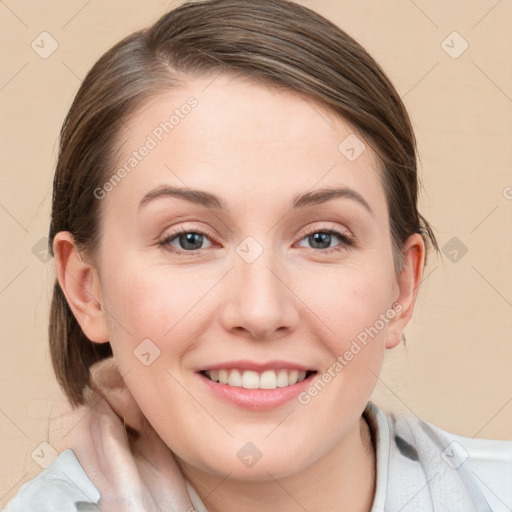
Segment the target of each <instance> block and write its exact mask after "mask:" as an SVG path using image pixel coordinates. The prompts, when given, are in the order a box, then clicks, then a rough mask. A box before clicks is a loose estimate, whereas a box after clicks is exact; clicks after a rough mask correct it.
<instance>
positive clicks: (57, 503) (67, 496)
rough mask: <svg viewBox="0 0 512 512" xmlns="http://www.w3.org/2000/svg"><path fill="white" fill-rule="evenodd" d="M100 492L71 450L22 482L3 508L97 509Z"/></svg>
mask: <svg viewBox="0 0 512 512" xmlns="http://www.w3.org/2000/svg"><path fill="white" fill-rule="evenodd" d="M99 500H100V494H99V492H98V490H97V489H96V487H95V486H94V484H93V483H92V482H91V481H90V480H89V478H88V476H87V475H86V473H85V471H84V470H83V468H82V466H81V465H80V463H79V462H78V459H77V458H76V456H75V454H74V452H73V451H72V450H69V449H68V450H65V451H63V452H62V453H61V454H60V455H59V456H58V457H57V458H56V459H55V460H54V461H53V462H52V464H51V465H50V466H48V467H47V468H46V469H45V470H43V471H42V472H41V473H39V474H38V475H37V476H36V477H35V478H33V479H32V480H29V481H28V482H26V483H25V484H23V485H22V486H21V487H20V489H19V491H18V493H17V494H16V496H15V497H14V498H13V499H12V500H11V501H10V502H9V503H8V504H7V506H6V507H5V508H4V509H3V512H85V511H87V510H97V508H96V507H94V505H96V504H98V502H99Z"/></svg>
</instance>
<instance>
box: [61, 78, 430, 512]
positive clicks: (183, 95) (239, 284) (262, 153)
mask: <svg viewBox="0 0 512 512" xmlns="http://www.w3.org/2000/svg"><path fill="white" fill-rule="evenodd" d="M208 84H209V85H208ZM190 96H194V97H195V98H196V99H197V100H198V105H197V107H195V108H194V109H193V110H192V111H191V113H190V114H189V115H187V116H186V117H185V118H184V119H182V120H180V123H179V125H177V126H176V127H175V128H174V130H173V131H172V133H171V134H170V135H168V136H166V137H165V138H164V139H163V140H162V142H160V143H159V144H158V146H157V147H156V148H155V149H153V150H152V151H151V152H150V153H149V155H148V156H147V157H145V158H144V159H143V160H142V161H141V162H140V163H139V164H138V165H137V167H136V168H134V169H133V170H132V171H131V173H130V174H129V175H128V176H127V177H126V178H125V179H123V180H122V182H121V183H119V184H118V185H117V186H116V187H115V188H114V189H113V190H112V191H110V192H109V193H108V194H107V195H106V197H105V198H104V199H103V200H102V205H101V207H102V213H103V217H102V235H101V243H100V247H99V251H98V252H97V254H95V255H92V256H91V257H87V256H86V255H79V254H78V252H77V250H76V248H75V245H74V242H73V238H72V236H71V234H70V233H66V232H61V233H58V234H57V236H56V237H55V242H54V247H55V253H56V263H57V270H58V278H59V282H60V284H61V286H62V288H63V290H64V292H65V294H66V297H67V299H68V302H69V303H70V305H71V308H72V310H73V313H74V314H75V316H76V317H77V319H78V321H79V323H80V325H81V327H82V329H83V330H84V332H85V333H86V335H87V336H88V337H89V339H91V340H92V341H94V342H97V343H102V342H105V341H107V340H110V342H111V344H112V347H113V351H114V355H115V358H116V361H117V363H118V365H119V369H120V372H121V374H122V375H123V376H125V382H126V384H127V386H128V388H129V389H130V391H131V393H132V394H133V396H134V398H135V400H136V401H137V402H138V404H139V406H140V408H141V409H142V412H143V413H144V415H145V416H146V418H147V419H148V420H149V422H150V423H151V424H152V426H153V427H154V429H155V430H156V431H157V432H158V434H159V435H160V436H161V438H162V439H163V441H164V442H165V444H166V445H167V446H168V447H169V448H170V449H171V450H172V451H173V452H174V454H175V456H176V458H177V460H178V463H179V465H180V466H181V468H182V470H183V472H184V474H185V475H186V476H187V478H189V480H190V481H191V482H192V484H193V485H194V486H195V488H196V489H197V490H198V493H199V495H200V496H207V498H206V501H205V503H206V506H207V507H208V510H209V511H220V510H222V511H223V512H229V511H232V510H233V511H235V510H246V511H252V510H270V509H272V510H276V511H279V510H283V511H285V510H286V511H290V510H302V509H307V510H310V511H316V510H335V509H336V510H353V511H368V510H370V508H371V503H372V500H373V495H374V485H375V460H374V451H373V448H372V443H371V438H370V435H369V431H368V427H367V425H366V422H365V421H364V419H363V418H362V417H361V414H362V412H363V410H364V408H365V406H366V404H367V402H368V400H369V397H370V395H371V392H372V390H373V388H374V386H375V383H376V379H377V375H378V374H379V371H380V368H381V363H382V359H383V356H384V352H385V349H386V348H388V349H389V348H392V347H394V346H396V345H397V344H398V343H399V340H400V335H401V332H402V330H403V328H404V327H405V326H406V324H407V322H408V321H409V318H410V316H411V313H412V310H413V306H414V302H415V299H416V293H417V289H418V285H419V282H420V280H421V274H422V268H423V260H424V245H423V241H422V239H421V237H420V236H419V235H416V234H415V235H412V236H411V237H410V238H409V239H408V240H407V242H406V243H405V245H404V247H403V268H402V270H401V271H400V272H399V273H397V272H396V271H395V269H394V262H393V256H392V245H391V239H390V231H389V215H388V208H387V204H386V197H385V193H384V189H383V187H382V184H381V181H380V172H381V171H380V169H379V167H378V164H377V162H376V159H375V157H374V155H373V153H372V151H371V150H370V148H369V146H368V144H367V145H366V150H365V151H364V152H363V153H362V154H361V155H360V156H359V157H358V158H357V159H356V160H355V161H353V162H352V161H349V160H348V159H347V158H346V157H345V156H344V155H343V154H342V153H341V152H340V151H339V150H338V145H339V144H340V142H341V141H342V140H343V139H345V137H347V136H348V135H349V134H353V133H356V134H357V132H356V131H355V130H354V129H353V128H352V127H351V126H350V125H349V124H347V123H346V122H345V121H344V120H343V119H342V118H340V117H339V116H337V115H335V114H333V113H331V112H329V111H327V110H326V109H324V108H323V107H321V106H320V105H317V104H314V103H313V101H312V100H311V99H308V98H304V97H302V96H299V95H297V94H295V93H293V92H290V91H282V90H277V89H275V88H269V87H266V86H263V85H261V84H256V83H251V82H249V81H248V80H242V79H241V78H235V77H230V76H227V75H221V76H219V77H217V78H216V79H215V80H213V81H212V78H211V77H205V78H194V79H192V78H190V79H189V80H188V82H187V83H186V84H185V85H184V86H182V87H181V88H179V89H174V90H172V91H166V92H165V93H162V94H159V95H158V96H155V97H154V98H152V99H151V100H150V101H149V102H148V103H146V104H145V105H144V109H141V110H139V111H138V112H137V113H135V114H134V116H133V117H132V118H131V119H130V120H128V121H127V123H126V126H127V128H126V130H125V133H124V134H123V139H122V140H123V141H124V143H123V147H122V151H121V152H120V153H119V154H118V157H117V160H118V164H119V165H122V164H123V163H124V162H125V161H126V160H127V158H128V157H129V156H130V154H131V153H132V151H133V150H135V149H137V148H139V147H140V146H141V145H142V144H143V143H144V141H145V140H146V138H147V136H148V134H151V133H152V130H154V128H155V127H156V126H158V125H159V123H161V122H162V121H163V120H164V119H166V118H168V117H169V112H172V111H173V110H174V109H175V108H178V107H179V106H180V105H182V104H183V103H185V102H186V100H187V98H189V97H190ZM358 137H359V138H360V139H361V140H363V138H362V136H361V135H358ZM160 185H169V186H179V187H190V188H193V189H200V190H204V191H208V192H210V193H213V194H215V195H217V196H219V197H220V198H221V199H222V201H223V202H224V203H225V204H226V205H227V207H228V209H227V210H226V211H224V212H221V211H217V210H215V209H211V208H206V207H205V206H200V205H195V204H192V203H189V202H187V201H185V200H183V199H178V198H173V197H160V198H158V199H155V200H152V201H149V202H147V203H146V204H145V205H144V206H142V207H139V204H140V202H141V200H142V198H143V197H144V196H145V194H147V193H148V192H149V191H151V190H153V189H154V188H155V187H157V186H160ZM330 187H350V188H351V189H352V190H354V191H356V192H357V193H359V194H360V195H361V196H362V197H363V198H364V200H365V201H366V202H367V203H368V205H369V207H370V208H371V210H372V213H370V212H369V211H368V210H367V209H366V208H365V207H364V206H362V205H361V204H360V203H359V202H357V201H356V200H354V199H351V198H349V197H338V198H336V199H332V200H330V201H328V202H325V203H322V204H315V205H309V206H306V207H304V208H299V209H296V210H290V205H291V202H292V200H293V198H294V197H295V196H296V195H297V194H300V193H304V192H307V191H311V190H318V189H322V188H330ZM175 228H184V229H186V231H187V232H197V231H200V232H204V233H205V235H204V237H203V244H202V246H201V245H200V242H199V244H198V245H199V246H200V247H201V248H200V249H198V250H195V251H193V252H191V251H190V249H189V250H188V251H189V252H188V253H187V252H186V251H187V249H186V246H185V247H184V245H183V242H184V241H183V239H182V243H181V245H180V240H179V238H176V237H175V238H174V239H173V240H172V241H171V242H169V243H167V245H166V246H162V245H160V244H159V242H160V241H162V240H163V239H165V238H166V236H168V235H169V234H171V231H172V230H173V229H175ZM325 229H336V230H338V231H340V232H341V233H344V234H346V235H348V236H350V237H351V238H353V239H354V240H355V244H356V245H355V246H347V245H346V244H344V243H343V242H342V240H340V239H338V238H337V237H336V236H333V237H332V238H331V241H330V244H329V241H327V242H326V243H325V244H324V245H321V244H318V242H317V244H316V245H315V241H314V240H312V237H308V236H307V235H308V234H312V233H318V232H320V233H321V232H324V231H325ZM310 230H311V231H310ZM247 236H251V237H252V238H254V239H255V240H256V241H257V242H258V243H259V244H260V246H261V247H262V248H263V252H262V254H261V255H260V256H259V257H258V258H257V259H256V260H255V261H254V262H252V263H247V262H246V261H244V260H243V259H242V258H241V257H240V256H239V254H238V253H237V252H236V248H237V246H238V245H239V244H240V243H241V242H242V241H243V240H244V239H245V238H246V237H247ZM172 250H175V251H177V252H178V253H173V252H171V251H172ZM327 251H331V252H327ZM395 302H399V303H400V305H401V310H400V312H398V313H396V315H395V316H394V318H393V319H392V320H390V321H389V322H388V323H387V324H386V326H385V328H383V329H381V330H380V331H379V333H378V335H377V336H375V337H374V338H373V339H371V342H369V343H368V345H367V346H366V347H365V348H364V349H363V350H361V351H360V352H359V353H358V354H357V356H355V357H354V358H353V359H352V360H351V361H350V362H349V363H348V364H347V365H346V366H344V368H343V370H342V371H340V372H338V373H337V374H336V377H335V378H333V379H332V380H331V382H329V384H328V385H327V386H325V388H324V389H323V390H322V391H321V392H320V393H319V394H318V395H317V396H316V397H314V399H312V400H311V401H310V403H308V404H307V405H303V404H300V403H299V402H298V400H296V399H293V400H291V401H289V402H287V403H285V404H284V405H282V406H280V407H278V408H275V409H273V410H270V411H249V410H247V409H242V408H240V407H238V406H236V405H233V404H229V403H226V402H224V401H222V400H220V399H219V398H217V397H216V396H213V395H212V394H211V393H210V392H208V391H207V390H206V388H205V386H204V385H203V383H202V382H201V379H200V378H199V377H198V375H197V373H196V372H197V370H198V369H199V368H201V367H204V366H206V365H211V364H215V363H220V362H225V361H230V360H240V359H245V360H256V361H259V362H264V361H268V360H275V359H282V360H286V361H292V362H296V363H299V364H303V365H306V366H307V367H308V368H312V369H316V370H317V371H318V373H319V374H321V373H322V372H324V371H326V370H327V369H328V368H329V367H331V366H332V364H333V363H334V362H335V361H336V358H337V357H338V356H339V355H342V354H344V353H345V351H346V350H348V348H349V347H350V344H351V342H352V341H353V340H354V339H355V338H356V337H357V335H358V334H359V333H361V332H362V331H364V329H365V328H367V327H369V326H372V325H374V324H375V322H376V320H377V319H378V318H379V315H380V314H382V313H385V312H386V311H389V309H390V307H391V305H392V304H393V303H395ZM144 339H150V340H151V341H152V343H154V344H155V345H156V346H158V348H159V350H160V356H159V357H158V358H157V359H155V360H154V362H153V363H152V364H151V365H149V366H145V365H143V364H141V362H140V361H139V360H138V359H137V358H136V357H135V356H134V350H135V349H136V348H137V346H138V345H139V344H140V343H141V341H142V340H144ZM247 442H251V443H253V444H254V445H255V446H256V447H257V448H258V450H259V451H260V452H261V454H262V458H261V459H260V460H259V461H258V462H257V464H255V465H254V466H253V467H250V468H248V467H246V466H245V465H244V464H242V463H241V461H240V460H239V458H238V457H237V452H238V451H239V450H240V449H241V448H242V446H244V445H245V444H246V443H247ZM301 507H302V508H301Z"/></svg>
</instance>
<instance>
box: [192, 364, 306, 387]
mask: <svg viewBox="0 0 512 512" xmlns="http://www.w3.org/2000/svg"><path fill="white" fill-rule="evenodd" d="M200 373H201V374H202V375H203V376H204V377H206V378H207V379H209V380H211V381H212V382H216V383H219V384H225V385H227V386H232V387H236V388H244V389H277V388H286V387H289V386H293V385H295V384H297V383H298V382H302V381H304V380H306V379H308V378H309V377H311V376H312V375H314V374H315V373H316V371H315V370H295V369H286V368H282V369H277V370H273V369H270V370H265V371H263V372H258V371H254V370H243V369H241V368H240V369H239V368H232V369H231V368H230V369H228V368H225V369H220V370H202V371H201V372H200Z"/></svg>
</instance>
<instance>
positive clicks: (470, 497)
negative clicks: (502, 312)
mask: <svg viewBox="0 0 512 512" xmlns="http://www.w3.org/2000/svg"><path fill="white" fill-rule="evenodd" d="M363 415H364V417H365V419H366V421H367V423H368V425H369V427H370V431H371V433H372V439H373V442H374V445H375V448H376V464H377V479H376V490H375V497H374V502H373V505H372V508H371V512H398V511H400V512H413V511H414V512H418V511H420V512H439V511H447V512H448V511H449V512H473V511H475V512H476V511H478V512H489V511H491V512H510V511H511V510H512V441H496V440H489V439H473V438H470V437H463V436H458V435H455V434H452V433H449V432H446V431H444V430H441V429H439V428H437V427H435V426H433V425H431V424H430V423H428V422H426V421H423V420H421V419H419V418H415V417H409V416H397V415H395V414H393V413H385V412H384V411H382V410H381V409H379V408H378V407H377V406H376V405H375V404H373V403H372V402H368V404H367V406H366V408H365V410H364V413H363ZM187 489H188V491H189V494H190V498H191V501H192V503H193V505H194V507H195V508H196V510H197V512H207V509H206V508H205V506H204V505H203V503H202V502H201V500H200V498H199V496H198V495H197V493H196V492H195V490H194V488H193V487H192V486H191V485H190V484H189V483H188V482H187ZM99 500H100V494H99V492H98V490H97V489H96V487H95V486H94V484H93V483H92V482H91V481H90V479H89V478H88V476H87V475H86V474H85V472H84V470H83V469H82V466H81V465H80V463H79V462H78V459H77V458H76V456H75V454H74V452H73V451H72V450H65V451H63V452H62V453H61V454H60V455H59V456H58V457H57V458H56V459H55V461H54V462H53V463H52V464H51V465H50V466H49V467H48V468H47V469H45V470H44V471H42V472H41V473H40V474H39V475H37V476H36V477H35V478H33V479H32V480H30V481H28V482H27V483H25V484H24V485H23V486H22V487H21V488H20V490H19V492H18V494H17V495H16V496H15V497H14V499H13V500H11V501H10V502H9V503H8V504H7V507H6V508H5V509H4V511H3V512H91V511H98V510H99V509H98V508H97V507H96V506H95V505H97V504H98V502H99ZM333 512H334V511H333Z"/></svg>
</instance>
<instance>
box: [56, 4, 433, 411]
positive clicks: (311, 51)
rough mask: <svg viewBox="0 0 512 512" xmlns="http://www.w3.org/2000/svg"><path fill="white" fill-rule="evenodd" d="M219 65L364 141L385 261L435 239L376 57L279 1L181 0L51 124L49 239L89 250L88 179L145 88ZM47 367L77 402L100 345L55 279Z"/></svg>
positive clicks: (90, 78)
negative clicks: (55, 144) (384, 231)
mask: <svg viewBox="0 0 512 512" xmlns="http://www.w3.org/2000/svg"><path fill="white" fill-rule="evenodd" d="M220 72H226V73H230V74H233V75H237V76H241V77H245V78H248V79H252V80H255V81H257V82H259V83H262V84H263V85H267V86H270V87H280V88H284V89H285V90H288V91H292V92H297V93H299V94H301V95H303V96H305V97H306V98H309V99H311V100H314V101H316V102H318V103H319V104H321V105H323V106H324V107H326V108H327V109H328V110H330V111H332V112H334V113H335V114H337V115H339V116H341V117H342V118H343V119H344V120H346V121H347V122H348V123H349V124H350V125H351V126H353V127H354V129H355V130H357V132H358V134H360V135H361V136H362V137H363V138H364V139H365V141H366V142H367V143H368V144H369V145H370V147H371V148H372V150H373V152H374V153H375V155H376V156H377V159H378V160H379V163H380V166H381V167H382V172H381V180H382V184H383V187H384V190H385V194H386V199H387V204H388V211H389V217H390V236H391V241H392V246H393V255H394V260H395V267H396V268H398V269H399V268H401V256H402V248H403V244H404V242H405V241H406V240H407V238H408V237H409V236H410V235H412V234H414V233H419V234H420V235H421V236H422V238H423V239H424V241H425V244H426V246H427V249H428V247H429V246H433V247H434V248H435V249H436V250H438V245H437V242H436V239H435V236H434V234H433V232H432V229H431V228H430V226H429V224H428V222H427V221H426V220H425V219H424V218H423V217H422V215H421V214H420V213H419V212H418V207H417V201H418V189H419V178H418V173H417V158H416V141H415V137H414V133H413V129H412V126H411V122H410V119H409V116H408V114H407V111H406V109H405V107H404V105H403V103H402V101H401V99H400V96H399V95H398V93H397V91H396V90H395V88H394V87H393V85H392V84H391V82H390V81H389V80H388V78H387V77H386V75H385V74H384V72H383V71H382V69H381V68H380V67H379V65H378V64H377V63H376V62H375V61H374V60H373V58H372V57H371V56H370V55H369V54H368V53H367V52H366V51H365V49H364V48H362V47H361V45H359V44H358V43H357V42H356V41H355V40H354V39H352V38H351V37H350V36H349V35H347V34H346V33H345V32H344V31H343V30H341V29H340V28H339V27H337V26H336V25H335V24H333V23H331V22H330V21H328V20H327V19H325V18H324V17H322V16H320V15H319V14H317V13H315V12H314V11H312V10H310V9H308V8H306V7H303V6H301V5H298V4H295V3H293V2H291V1H288V0H259V1H258V2H254V1H252V0H199V1H193V2H186V3H184V4H182V5H180V6H179V7H177V8H175V9H173V10H171V11H170V12H168V13H166V14H165V15H164V16H162V17H161V18H160V19H159V20H158V21H156V23H155V24H154V25H153V26H151V27H149V28H147V29H145V30H141V31H138V32H135V33H133V34H131V35H129V36H128V37H126V38H124V39H123V40H121V41H120V42H119V43H117V44H116V45H115V46H114V47H112V48H111V49H110V50H108V51H107V52H106V53H105V54H104V55H103V56H102V57H101V58H100V59H99V60H98V61H97V62H96V63H95V64H94V66H93V67H92V68H91V70H90V71H89V72H88V74H87V76H86V77H85V80H84V81H83V83H82V85H81V87H80V88H79V90H78V92H77V94H76V96H75V98H74V101H73V103H72V105H71V108H70V110H69V112H68V114H67V116H66V118H65V121H64V123H63V126H62V129H61V133H60V145H59V156H58V161H57V166H56V171H55V177H54V183H53V202H52V214H51V226H50V235H49V248H50V252H51V254H52V255H53V239H54V236H55V234H56V233H58V232H59V231H69V232H71V234H72V235H73V237H74V239H75V242H76V244H77V248H78V249H79V250H81V251H82V250H83V251H84V253H85V254H88V255H94V253H95V251H96V249H97V248H98V243H99V241H100V238H101V213H102V212H101V209H100V201H99V200H98V198H97V197H96V196H95V194H94V192H93V191H94V190H95V189H97V187H99V186H101V184H102V183H104V182H105V178H106V176H108V175H110V174H112V171H113V166H114V165H115V155H116V148H118V146H119V140H120V138H121V133H122V131H121V129H122V124H123V123H124V122H125V121H126V120H127V119H128V118H129V116H130V115H132V114H134V113H135V112H136V111H137V109H138V108H139V107H140V106H142V105H143V104H144V101H147V100H148V99H149V98H151V97H153V96H154V95H155V94H157V93H158V92H163V91H166V90H169V89H170V88H172V87H176V85H177V84H179V83H181V82H182V81H183V80H185V81H186V80H187V79H190V78H192V77H197V76H207V75H212V74H216V73H220ZM49 340H50V351H51V358H52V364H53V368H54V371H55V374H56V377H57V380H58V382H59V384H60V386H61V387H62V388H63V390H64V392H65V394H66V396H67V398H68V400H69V402H70V403H71V404H72V405H73V406H78V405H80V404H82V403H83V402H84V398H83V391H84V389H85V387H86V386H89V385H90V384H91V382H90V379H91V376H90V370H89V369H90V366H91V365H92V364H93V363H95V362H96V361H99V360H101V359H104V358H106V357H109V356H111V355H112V349H111V347H110V343H109V342H107V343H104V344H97V343H93V342H91V341H90V340H89V339H87V337H86V336H85V334H84V333H83V332H82V330H81V328H80V325H79V324H78V322H77V321H76V319H75V317H74V315H73V313H72V311H71V309H70V308H69V306H68V304H67V301H66V298H65V296H64V294H63V292H62V289H61V287H60V285H59V283H58V281H56V282H55V286H54V290H53V299H52V304H51V311H50V324H49Z"/></svg>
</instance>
